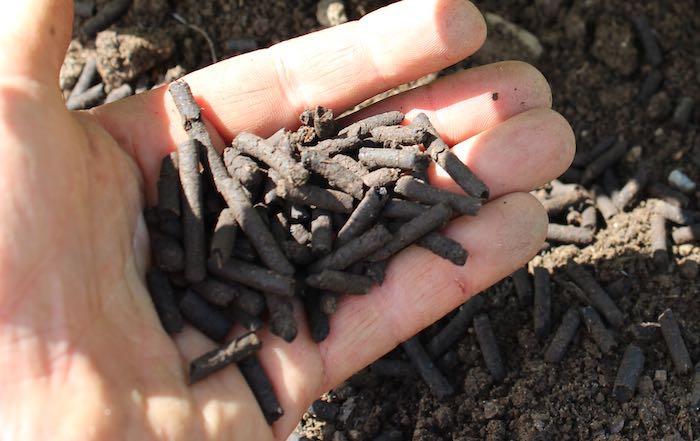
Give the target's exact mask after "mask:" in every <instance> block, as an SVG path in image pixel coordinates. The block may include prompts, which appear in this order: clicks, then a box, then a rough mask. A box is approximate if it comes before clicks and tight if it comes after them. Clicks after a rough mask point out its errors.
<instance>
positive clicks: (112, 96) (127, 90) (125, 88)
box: [105, 84, 134, 104]
mask: <svg viewBox="0 0 700 441" xmlns="http://www.w3.org/2000/svg"><path fill="white" fill-rule="evenodd" d="M133 94H134V90H133V89H132V88H131V86H130V85H129V84H122V85H121V86H119V87H117V88H116V89H112V91H111V92H109V93H108V94H107V98H105V104H108V103H113V102H115V101H119V100H121V99H124V98H126V97H129V96H131V95H133Z"/></svg>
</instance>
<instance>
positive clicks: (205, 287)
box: [192, 278, 238, 307]
mask: <svg viewBox="0 0 700 441" xmlns="http://www.w3.org/2000/svg"><path fill="white" fill-rule="evenodd" d="M192 289H193V290H194V291H195V292H197V294H199V295H200V296H202V298H203V299H204V300H206V301H207V302H209V303H211V304H212V305H216V306H222V307H224V306H226V305H228V304H230V303H231V302H232V301H233V299H235V298H236V297H237V296H238V293H237V292H236V288H235V287H234V286H232V285H229V284H226V283H223V282H220V281H218V280H216V279H213V278H207V279H204V280H203V281H201V282H199V283H195V284H194V285H192Z"/></svg>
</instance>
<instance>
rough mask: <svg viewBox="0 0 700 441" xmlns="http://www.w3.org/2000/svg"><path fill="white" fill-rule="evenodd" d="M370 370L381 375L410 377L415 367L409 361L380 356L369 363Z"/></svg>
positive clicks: (413, 374) (414, 373)
mask: <svg viewBox="0 0 700 441" xmlns="http://www.w3.org/2000/svg"><path fill="white" fill-rule="evenodd" d="M369 370H370V372H372V373H374V374H376V375H379V376H381V377H398V378H411V377H415V375H416V368H415V367H414V366H413V364H412V363H411V362H408V361H403V360H391V359H388V358H380V359H379V360H377V361H375V362H374V363H372V364H370V365H369Z"/></svg>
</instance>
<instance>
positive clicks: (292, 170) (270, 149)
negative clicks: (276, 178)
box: [233, 132, 309, 187]
mask: <svg viewBox="0 0 700 441" xmlns="http://www.w3.org/2000/svg"><path fill="white" fill-rule="evenodd" d="M233 145H234V146H235V147H237V148H238V149H239V150H240V151H241V152H242V153H245V154H246V155H248V156H252V157H253V158H256V159H258V160H259V161H261V162H264V163H265V164H267V165H268V166H269V167H270V168H272V169H274V170H275V171H276V172H277V173H279V174H280V176H282V178H283V179H284V180H286V181H288V182H289V183H290V184H291V185H292V186H295V187H298V186H300V185H304V184H305V183H306V181H307V180H308V179H309V172H308V170H306V169H305V168H304V166H303V165H302V164H300V163H298V162H296V161H295V160H294V159H293V158H292V157H291V156H287V155H284V154H280V153H279V150H277V149H275V148H274V146H272V145H270V144H269V143H268V142H267V141H266V140H264V139H262V138H260V137H259V136H256V135H253V134H252V133H248V132H241V133H239V134H238V136H236V139H234V140H233Z"/></svg>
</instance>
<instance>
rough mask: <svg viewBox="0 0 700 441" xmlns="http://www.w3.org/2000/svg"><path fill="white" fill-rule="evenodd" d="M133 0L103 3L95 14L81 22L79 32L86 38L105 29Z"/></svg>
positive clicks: (122, 13) (115, 0)
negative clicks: (81, 25)
mask: <svg viewBox="0 0 700 441" xmlns="http://www.w3.org/2000/svg"><path fill="white" fill-rule="evenodd" d="M132 2H133V0H111V1H109V2H107V3H105V4H104V6H102V7H101V8H100V9H99V10H98V11H97V14H95V15H94V16H92V17H90V18H88V19H87V20H85V22H83V27H82V29H81V32H82V33H83V35H84V36H85V37H87V38H92V37H94V36H95V34H97V33H98V32H100V31H103V30H105V29H107V28H108V27H109V26H110V25H111V24H112V23H114V22H115V21H117V20H119V18H120V17H121V16H122V15H124V14H125V13H126V11H128V10H129V7H130V6H131V3H132Z"/></svg>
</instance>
